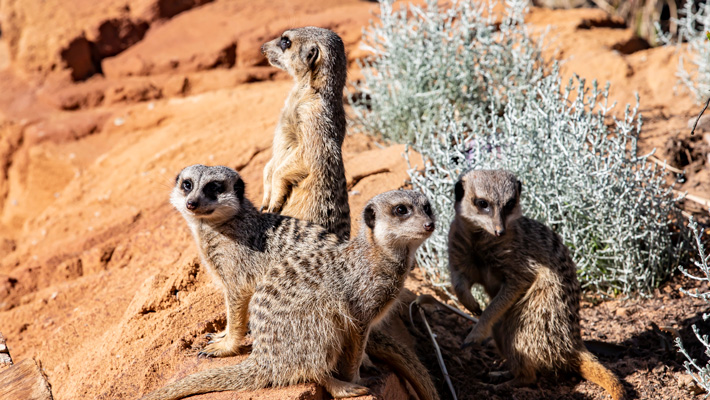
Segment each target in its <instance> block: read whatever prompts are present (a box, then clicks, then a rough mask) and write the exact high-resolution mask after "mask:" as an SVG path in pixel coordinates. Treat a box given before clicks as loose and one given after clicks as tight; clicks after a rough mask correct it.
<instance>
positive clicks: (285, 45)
mask: <svg viewBox="0 0 710 400" xmlns="http://www.w3.org/2000/svg"><path fill="white" fill-rule="evenodd" d="M279 47H281V51H286V49H290V48H291V40H290V39H289V38H287V37H285V36H284V37H282V38H281V42H279Z"/></svg>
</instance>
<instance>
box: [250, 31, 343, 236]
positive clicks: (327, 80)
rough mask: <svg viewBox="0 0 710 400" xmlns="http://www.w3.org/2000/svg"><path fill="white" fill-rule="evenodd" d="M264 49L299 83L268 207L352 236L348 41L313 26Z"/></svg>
mask: <svg viewBox="0 0 710 400" xmlns="http://www.w3.org/2000/svg"><path fill="white" fill-rule="evenodd" d="M261 50H262V52H263V53H264V55H265V56H266V58H267V59H268V60H269V63H270V64H271V65H273V66H275V67H278V68H281V69H283V70H285V71H286V72H288V73H289V74H290V75H291V76H292V77H293V79H294V81H295V84H294V86H293V89H291V93H290V94H289V95H288V98H287V99H286V104H285V105H284V108H283V110H282V111H281V117H280V118H279V122H278V125H277V126H276V131H275V133H274V143H273V147H272V151H273V155H272V157H271V160H269V162H268V163H267V164H266V166H265V167H264V200H263V202H262V210H264V209H265V210H266V211H268V212H272V213H281V214H284V215H289V216H293V217H295V218H299V219H303V220H306V221H311V222H314V223H316V224H319V225H321V226H323V227H325V228H326V229H327V230H328V231H329V232H332V233H335V234H336V235H338V237H339V238H341V239H348V238H349V237H350V207H349V205H348V191H347V185H346V180H345V169H344V167H343V156H342V145H343V139H344V138H345V126H346V123H345V109H344V108H343V88H344V87H345V78H346V75H347V59H346V58H345V46H344V45H343V41H342V40H341V39H340V37H339V36H338V35H337V34H335V33H334V32H332V31H330V30H328V29H323V28H316V27H306V28H298V29H290V30H287V31H285V32H284V33H282V34H281V36H280V37H277V38H276V39H274V40H272V41H270V42H267V43H265V44H264V45H263V46H262V47H261Z"/></svg>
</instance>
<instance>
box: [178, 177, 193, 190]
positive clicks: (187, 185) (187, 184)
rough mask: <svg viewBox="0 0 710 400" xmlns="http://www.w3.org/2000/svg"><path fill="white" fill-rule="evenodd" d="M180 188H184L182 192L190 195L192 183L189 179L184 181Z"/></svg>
mask: <svg viewBox="0 0 710 400" xmlns="http://www.w3.org/2000/svg"><path fill="white" fill-rule="evenodd" d="M180 187H182V190H184V191H185V193H190V191H191V190H192V181H191V180H189V179H185V180H184V181H182V185H181V186H180Z"/></svg>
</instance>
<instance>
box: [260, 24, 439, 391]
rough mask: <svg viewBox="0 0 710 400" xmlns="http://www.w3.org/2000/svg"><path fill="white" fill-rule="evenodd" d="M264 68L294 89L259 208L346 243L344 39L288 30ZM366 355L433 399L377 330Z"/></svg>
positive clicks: (411, 364)
mask: <svg viewBox="0 0 710 400" xmlns="http://www.w3.org/2000/svg"><path fill="white" fill-rule="evenodd" d="M261 49H262V53H263V54H264V56H266V58H267V59H268V61H269V63H270V64H271V65H273V66H275V67H278V68H281V69H283V70H285V71H286V72H288V73H289V74H290V75H291V76H292V77H293V79H294V81H295V84H294V86H293V89H291V93H290V94H289V96H288V98H287V100H286V104H285V105H284V108H283V110H282V111H281V117H280V119H279V122H278V125H277V126H276V131H275V133H274V144H273V147H272V149H273V155H272V158H271V160H270V161H269V162H268V163H267V164H266V166H265V167H264V200H263V202H262V210H264V209H266V210H267V211H269V212H273V213H280V214H282V215H288V216H290V217H294V218H298V219H302V220H306V221H310V222H313V223H316V224H318V225H321V226H323V227H325V228H326V229H327V230H328V231H329V232H332V233H335V234H336V235H337V236H338V237H339V238H340V239H343V240H346V239H348V238H349V237H350V208H349V205H348V192H347V182H346V179H345V169H344V167H343V156H342V151H341V149H342V144H343V139H344V138H345V127H346V122H345V109H344V108H343V88H344V87H345V79H346V77H347V59H346V57H345V47H344V45H343V41H342V40H341V39H340V37H339V36H338V35H337V34H336V33H335V32H332V31H330V30H328V29H323V28H316V27H305V28H297V29H289V30H287V31H285V32H283V33H282V34H281V35H280V36H279V37H277V38H275V39H273V40H271V41H269V42H267V43H265V44H264V45H263V46H262V47H261ZM375 329H376V331H377V335H375V337H374V340H372V341H369V342H368V347H367V353H368V354H370V355H372V356H373V357H376V358H379V359H381V360H382V361H384V362H386V363H387V364H388V365H389V366H390V367H392V368H393V369H394V370H395V371H396V372H397V373H399V374H400V376H403V377H404V378H405V379H406V380H407V381H408V382H409V383H410V384H411V385H412V387H413V388H414V390H415V391H416V392H417V394H418V395H419V397H420V399H421V400H434V399H438V394H437V393H436V389H435V387H434V384H433V382H432V381H431V376H430V375H429V372H428V371H427V369H426V368H425V367H424V365H422V363H421V362H420V361H419V359H418V358H417V355H416V354H415V353H414V352H413V351H412V350H410V349H409V348H407V347H406V346H403V345H401V344H399V343H398V342H397V341H395V340H393V339H392V338H391V337H389V335H388V334H387V333H386V332H384V331H381V330H380V328H375Z"/></svg>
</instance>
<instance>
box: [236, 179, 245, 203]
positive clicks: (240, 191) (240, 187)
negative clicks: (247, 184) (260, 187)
mask: <svg viewBox="0 0 710 400" xmlns="http://www.w3.org/2000/svg"><path fill="white" fill-rule="evenodd" d="M234 194H235V195H236V196H237V198H238V199H239V200H242V199H243V198H244V181H243V180H241V178H240V179H237V181H236V182H234Z"/></svg>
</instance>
